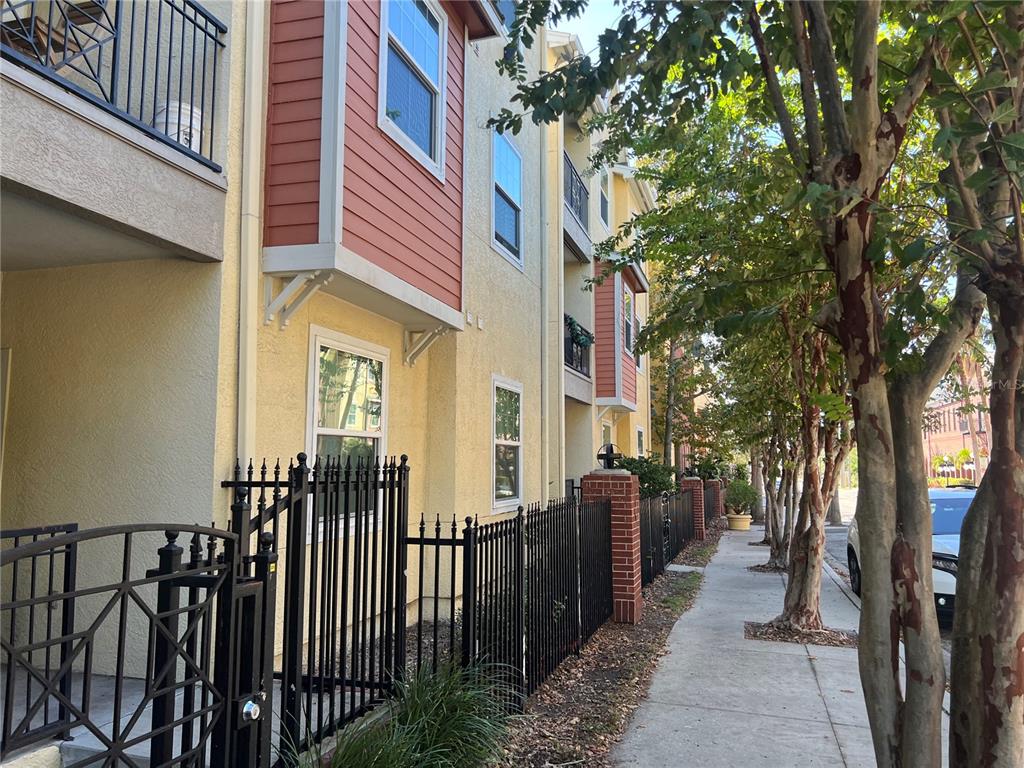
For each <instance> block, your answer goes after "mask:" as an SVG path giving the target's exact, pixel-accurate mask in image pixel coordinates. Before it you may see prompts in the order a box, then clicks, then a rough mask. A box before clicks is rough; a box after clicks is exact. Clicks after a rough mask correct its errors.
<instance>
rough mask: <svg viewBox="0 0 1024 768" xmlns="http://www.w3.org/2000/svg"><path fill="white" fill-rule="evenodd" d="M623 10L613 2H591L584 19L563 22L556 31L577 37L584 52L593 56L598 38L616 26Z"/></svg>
mask: <svg viewBox="0 0 1024 768" xmlns="http://www.w3.org/2000/svg"><path fill="white" fill-rule="evenodd" d="M620 13H621V8H620V7H619V6H617V5H615V4H614V3H613V2H612V0H590V3H589V4H588V5H587V7H586V10H584V12H583V17H582V18H579V19H574V20H573V21H571V22H567V21H563V22H562V23H561V24H559V25H558V26H557V27H555V29H557V30H558V31H559V32H569V33H572V34H574V35H576V36H577V37H578V38H579V39H580V43H581V44H582V45H583V50H584V51H586V52H587V53H588V54H590V55H591V56H592V54H593V53H594V52H595V51H596V50H597V37H598V35H600V34H601V33H602V32H604V31H605V30H606V29H607V28H608V27H614V26H616V24H617V22H618V20H619V15H620Z"/></svg>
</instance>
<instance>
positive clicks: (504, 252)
mask: <svg viewBox="0 0 1024 768" xmlns="http://www.w3.org/2000/svg"><path fill="white" fill-rule="evenodd" d="M497 136H501V137H502V138H504V139H505V141H507V142H508V145H509V146H510V147H512V151H513V152H515V153H516V157H518V158H519V196H520V200H519V256H516V255H515V254H514V253H512V251H510V250H509V249H508V248H506V247H505V246H504V245H502V244H501V242H499V240H498V238H497V237H495V234H494V224H495V218H494V195H495V192H494V188H495V187H496V186H497V185H498V180H497V178H496V174H495V170H496V168H497V164H496V162H495V157H494V141H495V138H496V137H497ZM490 193H491V248H493V249H494V250H495V251H497V252H498V253H499V254H501V256H502V257H503V258H504V259H505V261H507V262H508V263H509V264H511V265H512V266H513V267H515V268H516V269H518V270H519V271H520V272H525V271H526V254H525V253H523V232H524V227H523V215H524V211H523V208H524V206H523V200H522V199H521V198H522V196H523V155H522V153H521V152H520V151H519V147H517V146H516V145H515V142H514V141H512V139H511V138H510V137H509V136H507V135H505V134H499V133H498V132H497V131H495V130H492V131H491V189H490Z"/></svg>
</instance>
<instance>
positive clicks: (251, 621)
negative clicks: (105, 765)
mask: <svg viewBox="0 0 1024 768" xmlns="http://www.w3.org/2000/svg"><path fill="white" fill-rule="evenodd" d="M408 480H409V466H408V463H407V461H406V458H405V457H404V456H403V457H402V458H401V459H400V460H398V459H394V458H391V459H387V460H385V461H383V463H381V462H374V463H373V464H370V463H367V462H364V461H362V460H360V461H356V462H354V463H353V462H351V461H346V462H345V463H342V462H341V461H340V460H339V459H336V458H330V459H325V460H318V461H317V462H315V463H314V465H313V467H312V468H310V467H309V466H307V464H306V457H305V455H304V454H299V456H298V461H297V462H296V463H294V464H291V465H289V466H288V467H287V468H286V469H282V468H281V467H280V466H279V465H275V466H273V467H272V468H271V467H268V466H267V464H266V463H264V464H262V465H261V466H260V467H259V468H258V469H257V468H255V467H254V466H253V465H252V464H251V463H250V465H249V467H248V468H247V469H246V470H242V469H241V467H238V466H237V465H236V470H235V473H234V477H233V478H232V479H231V480H229V481H225V482H224V483H223V484H222V485H223V486H225V487H227V488H231V489H232V490H233V492H234V501H233V503H232V505H231V515H230V530H227V531H225V530H217V529H215V528H212V527H211V528H204V527H197V526H184V525H179V524H142V525H133V526H117V527H112V528H100V529H92V530H88V531H76V530H75V528H74V526H64V527H57V528H47V529H36V530H33V531H9V532H7V533H5V534H4V537H5V539H6V542H5V543H6V544H10V545H11V546H7V547H6V548H5V549H3V551H2V552H0V567H2V570H3V573H2V576H3V578H2V584H3V589H4V593H3V596H2V597H3V600H2V603H0V615H2V618H3V624H2V627H3V633H2V637H0V641H2V646H0V649H2V652H3V655H4V660H5V666H4V682H3V691H4V701H3V704H4V708H3V715H2V717H0V719H2V722H3V733H2V745H0V752H2V754H3V755H6V754H7V753H9V752H10V751H11V750H13V749H16V748H19V747H22V746H26V745H29V744H32V743H36V742H39V741H42V740H44V739H49V738H53V737H65V736H67V735H69V734H72V735H73V736H74V738H75V749H76V753H75V754H77V755H79V758H76V759H79V762H76V763H73V764H75V765H78V764H83V765H84V764H89V763H91V762H95V761H97V760H98V761H101V762H102V761H104V760H109V759H113V758H114V757H115V756H117V755H120V754H125V755H130V756H131V759H132V760H134V761H139V762H142V763H148V764H150V765H154V766H155V765H170V764H174V765H179V764H180V765H207V764H208V765H211V766H215V767H216V766H227V765H253V766H269V765H271V764H272V763H276V764H277V765H283V764H286V763H287V760H288V756H289V755H290V754H293V753H301V752H303V751H305V750H306V749H307V748H308V747H310V746H312V744H313V743H316V742H320V741H322V740H323V739H324V738H326V737H328V736H329V735H331V734H332V733H334V732H336V731H337V730H338V729H339V728H341V727H342V726H344V725H345V724H346V723H348V722H349V721H351V720H353V719H355V718H357V717H359V716H361V715H362V714H364V713H365V712H367V711H368V710H369V709H371V708H373V707H374V706H375V705H377V704H378V703H380V702H381V701H383V700H384V699H385V698H386V697H387V696H388V695H389V694H390V692H391V690H392V687H393V684H394V681H395V680H396V679H400V678H401V677H402V676H403V675H406V674H408V673H409V672H411V671H412V670H415V669H419V668H421V667H424V666H430V667H431V668H435V669H436V668H437V666H438V665H439V664H441V663H443V662H445V661H458V662H460V663H470V662H471V663H483V664H486V665H489V666H490V667H491V668H492V669H495V670H499V671H501V674H503V675H504V682H505V683H506V686H507V689H508V690H509V692H510V701H509V705H510V706H513V707H518V706H520V705H521V703H522V700H523V697H524V696H525V695H526V694H528V693H530V692H532V691H533V690H535V689H536V688H537V686H539V685H540V684H541V683H542V682H543V681H544V680H545V679H546V678H547V677H548V676H549V675H550V674H551V673H552V672H553V671H554V670H555V669H556V668H557V667H558V665H559V664H560V663H561V662H562V661H563V660H564V659H565V658H566V656H568V655H569V654H572V653H576V652H578V651H579V650H580V648H581V646H582V645H583V643H585V642H586V641H587V640H588V639H589V638H590V637H591V635H593V633H594V632H595V631H596V629H597V628H598V627H599V626H600V625H601V624H602V623H604V621H606V620H607V619H608V618H609V617H610V616H611V614H612V551H611V506H610V502H609V501H608V500H604V501H601V502H588V503H580V502H579V501H578V499H577V498H576V497H570V498H568V499H560V500H556V501H552V502H550V503H549V504H547V505H545V506H543V507H542V506H540V505H532V506H531V507H530V508H529V510H527V511H526V512H525V513H524V512H523V510H522V509H520V510H519V512H518V514H516V515H515V516H513V517H508V518H504V519H501V520H497V521H495V522H492V523H487V524H483V525H481V524H479V522H477V521H475V520H470V519H467V520H466V521H465V523H464V524H459V523H457V522H456V521H455V520H448V521H442V520H441V519H440V518H439V517H435V518H434V519H433V520H430V519H429V518H425V517H421V518H420V520H419V521H418V523H414V524H413V528H412V529H411V530H410V527H409V501H408V489H409V485H408ZM680 509H682V507H680ZM680 530H682V529H680ZM179 539H180V540H181V543H179ZM183 544H184V545H185V546H183ZM83 548H85V549H86V550H87V551H88V561H87V562H89V563H90V567H89V568H88V569H87V572H88V574H89V580H88V583H84V584H83V583H82V577H81V568H80V564H81V561H82V557H83V552H82V550H83ZM115 564H116V565H115ZM111 570H114V571H116V572H117V573H116V576H113V577H112V576H110V574H109V571H111ZM279 578H280V579H281V580H282V582H283V590H284V591H283V595H281V596H280V597H281V599H280V600H279V599H278V595H277V581H278V579H279ZM140 627H143V628H144V629H143V630H142V634H141V635H140V634H139V628H140ZM147 638H148V639H147ZM104 690H110V691H112V703H111V705H110V707H108V708H107V709H104V708H103V706H101V705H98V704H97V702H96V701H94V700H93V698H94V696H95V695H96V692H97V691H104Z"/></svg>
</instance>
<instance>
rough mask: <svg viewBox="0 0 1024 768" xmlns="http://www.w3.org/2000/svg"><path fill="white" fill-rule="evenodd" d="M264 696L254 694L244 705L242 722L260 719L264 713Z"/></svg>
mask: <svg viewBox="0 0 1024 768" xmlns="http://www.w3.org/2000/svg"><path fill="white" fill-rule="evenodd" d="M261 699H262V696H254V697H253V698H251V699H249V700H248V701H247V702H245V704H243V705H242V722H243V723H251V722H254V721H256V720H259V719H260V715H262V714H263V707H262V705H261V703H260V702H261Z"/></svg>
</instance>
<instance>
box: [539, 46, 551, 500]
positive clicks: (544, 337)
mask: <svg viewBox="0 0 1024 768" xmlns="http://www.w3.org/2000/svg"><path fill="white" fill-rule="evenodd" d="M547 34H548V31H547V28H546V27H541V30H540V40H539V42H540V46H539V47H540V51H541V56H542V57H543V59H545V60H543V61H541V67H542V68H546V67H547V61H546V59H547V56H548V43H547ZM548 130H549V126H547V125H542V126H541V129H540V183H541V187H542V192H541V196H540V221H541V239H540V305H541V307H542V310H541V323H540V433H541V437H540V441H541V463H540V466H541V471H540V488H541V502H542V503H544V504H546V503H547V501H548V499H549V498H551V488H550V483H551V419H550V416H551V403H549V402H548V398H549V396H550V395H549V382H548V376H549V375H550V374H549V371H550V368H551V366H550V364H549V362H550V361H549V359H548V358H549V357H550V354H551V351H550V350H549V349H548V323H549V322H550V317H549V314H550V311H551V308H550V307H549V306H548V258H549V254H550V243H549V242H548V240H549V239H550V238H551V226H550V224H551V222H549V221H548V194H549V193H550V191H551V190H550V186H549V180H548Z"/></svg>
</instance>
